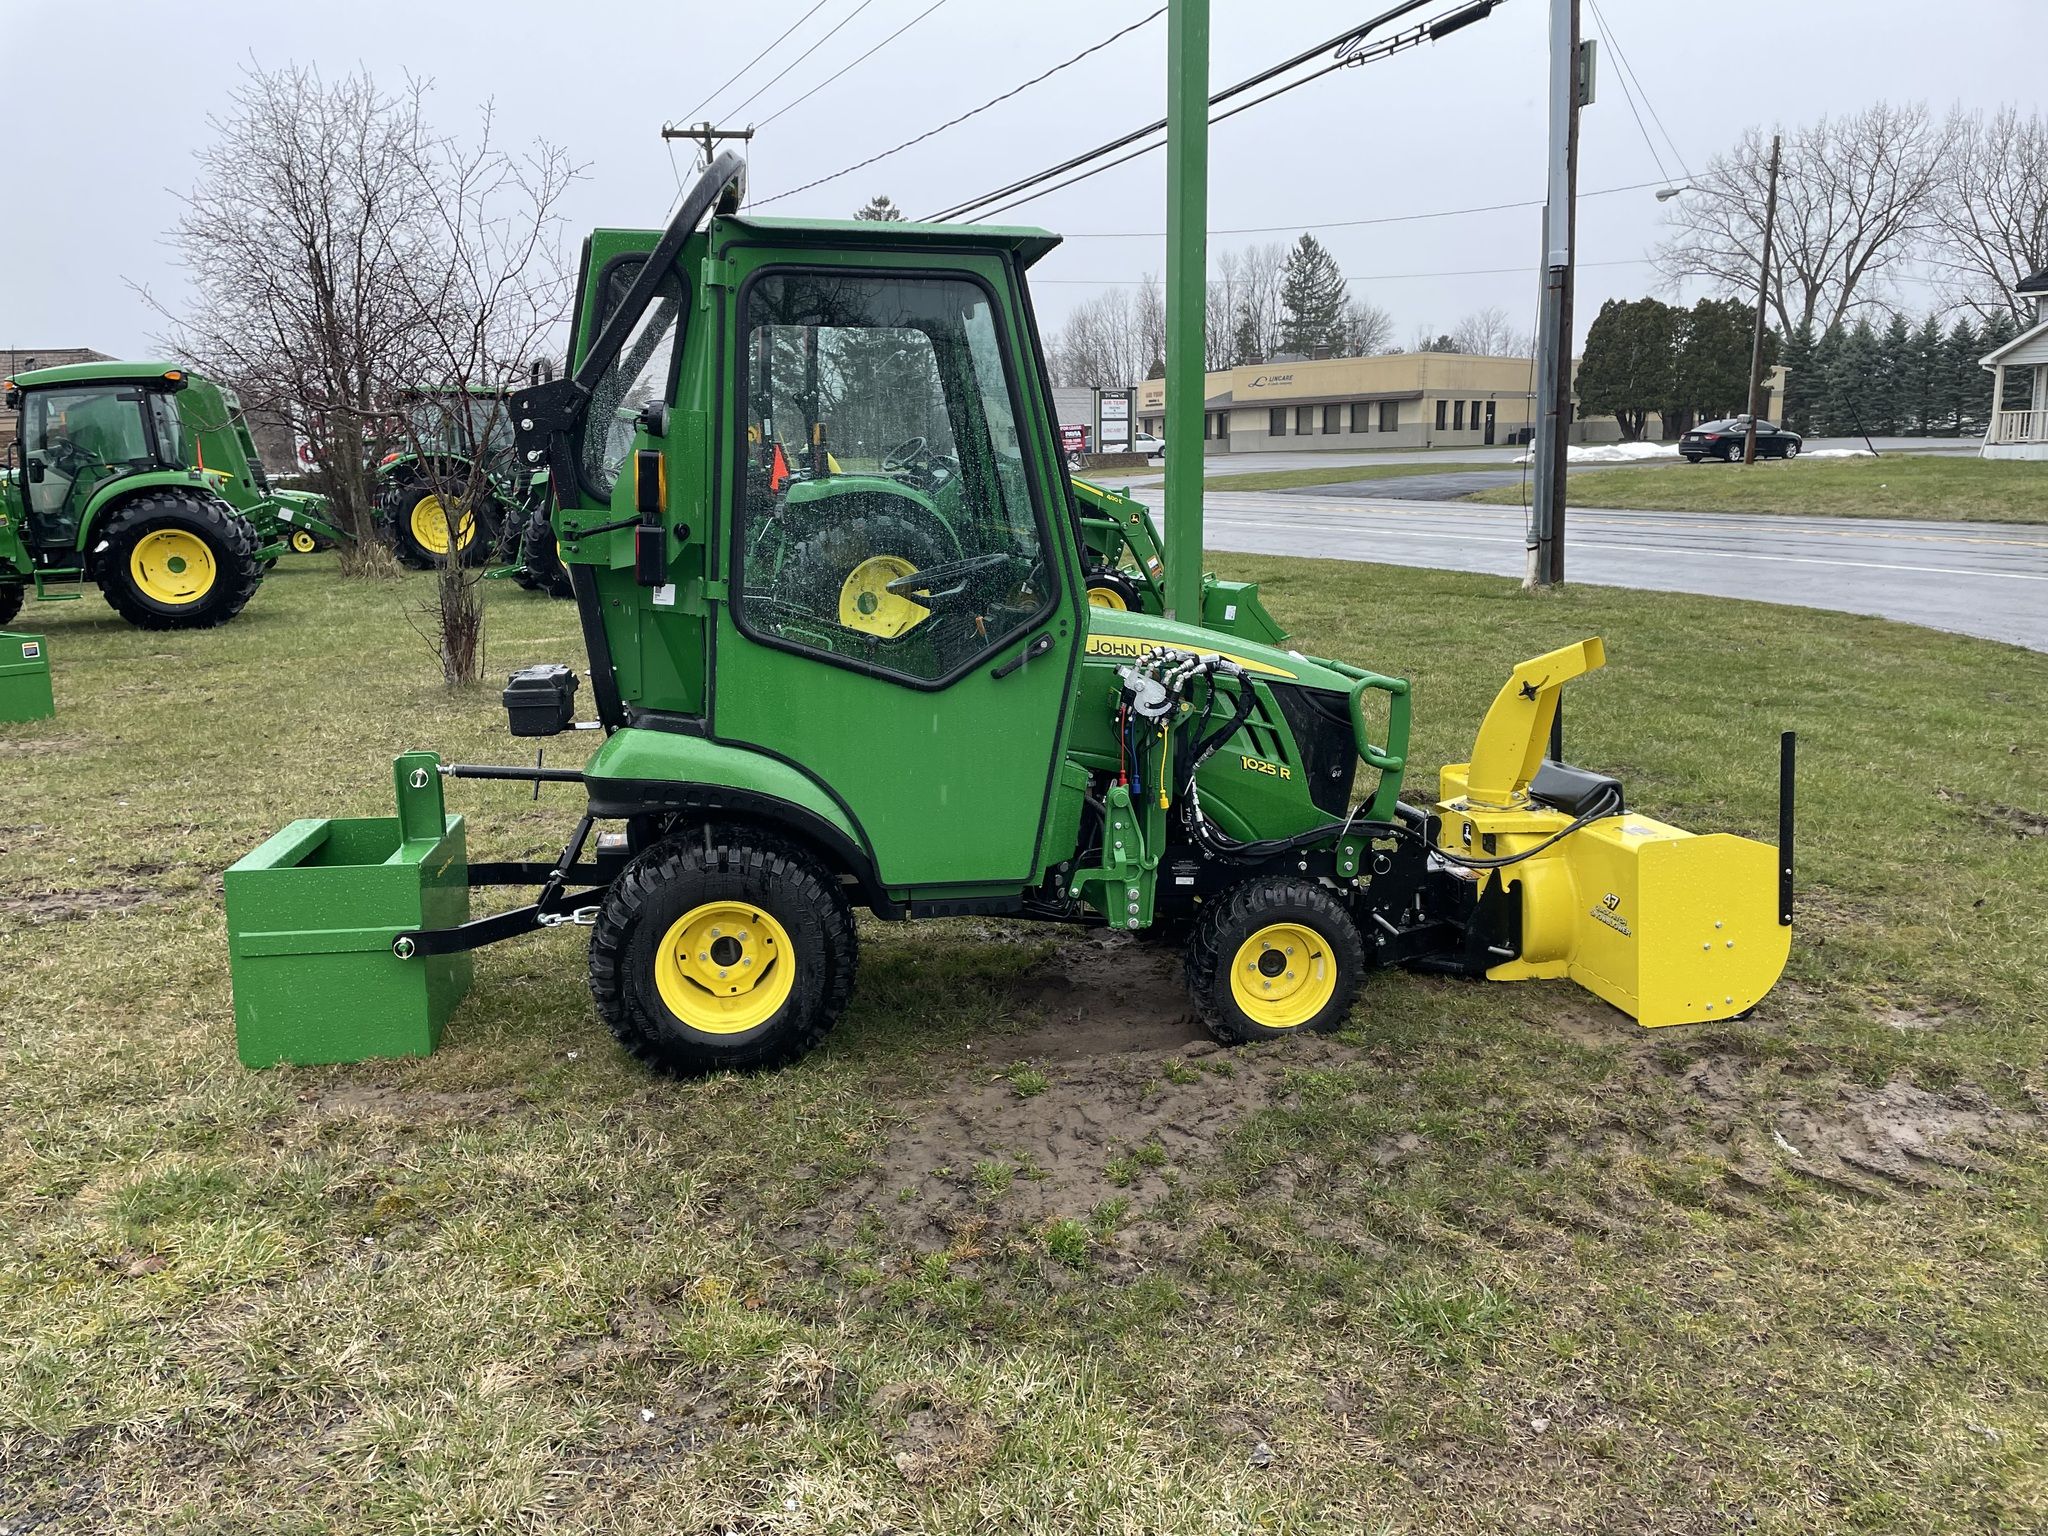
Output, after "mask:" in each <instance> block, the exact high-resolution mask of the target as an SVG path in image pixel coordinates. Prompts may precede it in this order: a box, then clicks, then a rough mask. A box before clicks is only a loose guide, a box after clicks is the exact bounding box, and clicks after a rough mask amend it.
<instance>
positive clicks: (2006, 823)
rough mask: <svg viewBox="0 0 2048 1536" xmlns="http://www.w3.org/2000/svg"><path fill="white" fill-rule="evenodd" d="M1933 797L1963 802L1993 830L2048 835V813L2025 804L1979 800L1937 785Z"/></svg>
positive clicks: (1961, 803)
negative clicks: (2006, 803) (2030, 808)
mask: <svg viewBox="0 0 2048 1536" xmlns="http://www.w3.org/2000/svg"><path fill="white" fill-rule="evenodd" d="M1934 798H1935V799H1937V800H1945V801H1947V802H1948V803H1949V804H1951V805H1960V806H1961V807H1962V808H1963V809H1964V810H1966V811H1968V812H1969V813H1970V814H1971V815H1972V816H1974V817H1976V818H1977V820H1978V821H1980V822H1982V823H1983V824H1984V825H1985V826H1987V827H1989V828H1991V829H1992V830H1993V831H1997V832H2010V833H2011V834H2012V835H2013V836H2014V837H2019V838H2027V837H2048V815H2044V814H2042V813H2041V812H2040V811H2030V810H2028V809H2026V808H2025V807H2024V806H2017V805H2001V804H1999V803H1998V802H1997V801H1996V800H1978V799H1975V798H1973V797H1972V796H1969V795H1964V794H1959V793H1957V792H1956V791H1955V790H1952V789H1942V788H1940V787H1938V786H1937V787H1936V789H1935V791H1934Z"/></svg>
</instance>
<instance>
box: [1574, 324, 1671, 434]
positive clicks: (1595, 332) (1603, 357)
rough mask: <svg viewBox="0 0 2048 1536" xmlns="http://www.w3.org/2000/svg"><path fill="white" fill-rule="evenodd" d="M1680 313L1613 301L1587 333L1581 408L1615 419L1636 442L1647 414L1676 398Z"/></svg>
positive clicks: (1579, 382) (1580, 382)
mask: <svg viewBox="0 0 2048 1536" xmlns="http://www.w3.org/2000/svg"><path fill="white" fill-rule="evenodd" d="M1677 333H1678V311H1676V310H1674V309H1673V308H1672V307H1671V306H1670V305H1669V304H1663V303H1659V302H1658V301H1657V300H1656V299H1637V300H1634V301H1632V302H1631V301H1628V300H1624V299H1609V300H1608V301H1607V302H1606V303H1604V304H1602V305H1601V306H1600V313H1599V314H1598V315H1597V316H1595V317H1594V320H1593V324H1592V325H1591V327H1590V328H1588V330H1587V332H1586V350H1585V356H1584V357H1583V358H1582V359H1581V360H1580V363H1579V372H1578V378H1577V381H1576V382H1577V388H1578V395H1579V409H1580V411H1581V412H1582V413H1583V414H1586V415H1592V416H1612V417H1613V418H1614V419H1615V420H1616V421H1617V422H1619V423H1620V424H1621V435H1622V437H1623V438H1625V439H1626V440H1627V441H1629V442H1636V441H1638V440H1640V439H1641V437H1642V435H1643V428H1644V425H1645V424H1646V422H1647V421H1648V418H1649V413H1650V412H1651V411H1653V410H1656V409H1657V408H1658V407H1660V406H1662V405H1664V404H1665V403H1666V402H1667V401H1669V400H1670V399H1671V398H1672V386H1673V379H1672V374H1673V370H1674V368H1675V366H1676V360H1677V345H1676V341H1677Z"/></svg>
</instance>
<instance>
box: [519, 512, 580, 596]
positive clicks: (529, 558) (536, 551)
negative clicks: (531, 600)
mask: <svg viewBox="0 0 2048 1536" xmlns="http://www.w3.org/2000/svg"><path fill="white" fill-rule="evenodd" d="M519 564H520V569H521V570H522V571H524V572H525V575H526V580H527V582H528V584H529V585H531V586H532V588H533V589H534V591H536V592H545V593H547V595H548V596H549V597H556V598H572V597H574V596H575V595H576V589H575V588H574V587H572V586H570V584H569V568H568V567H567V566H565V565H563V564H562V546H561V545H560V544H558V543H556V542H555V525H554V520H553V519H552V518H550V517H549V516H548V512H547V508H545V507H540V508H537V509H535V511H534V512H533V513H532V514H530V516H529V518H528V520H527V524H526V537H525V539H524V540H523V541H521V544H520V547H519Z"/></svg>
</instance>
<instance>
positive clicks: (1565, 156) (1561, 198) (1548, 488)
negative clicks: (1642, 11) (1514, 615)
mask: <svg viewBox="0 0 2048 1536" xmlns="http://www.w3.org/2000/svg"><path fill="white" fill-rule="evenodd" d="M1591 87H1592V71H1591V61H1590V58H1585V57H1582V51H1581V49H1580V46H1579V0H1550V178H1549V195H1548V198H1547V200H1546V202H1545V205H1544V210H1543V315H1542V320H1541V323H1540V325H1539V327H1538V330H1537V344H1536V375H1537V385H1536V397H1537V417H1536V440H1535V442H1534V444H1533V445H1532V446H1533V450H1534V454H1533V456H1534V460H1535V463H1534V468H1535V472H1536V473H1535V505H1534V508H1533V511H1532V515H1531V526H1530V530H1529V534H1530V537H1529V574H1528V584H1529V585H1530V586H1536V587H1547V586H1550V585H1552V584H1553V583H1555V582H1561V581H1563V580H1564V505H1565V502H1564V497H1565V461H1566V458H1567V454H1566V451H1565V450H1566V444H1565V439H1566V437H1567V436H1568V435H1569V429H1570V426H1571V419H1572V269H1573V260H1574V257H1573V242H1574V239H1575V237H1576V235H1577V232H1578V209H1577V206H1576V205H1577V202H1578V189H1579V108H1580V106H1581V105H1583V104H1584V103H1585V102H1586V101H1587V100H1589V99H1590V98H1591Z"/></svg>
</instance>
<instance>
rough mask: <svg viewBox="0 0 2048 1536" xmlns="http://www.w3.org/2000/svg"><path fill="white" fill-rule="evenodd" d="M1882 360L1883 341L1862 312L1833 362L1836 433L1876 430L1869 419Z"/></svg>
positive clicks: (1874, 406)
mask: <svg viewBox="0 0 2048 1536" xmlns="http://www.w3.org/2000/svg"><path fill="white" fill-rule="evenodd" d="M1883 361H1884V345H1883V343H1882V342H1880V341H1879V340H1878V336H1877V332H1876V331H1875V330H1873V329H1872V328H1871V325H1870V317H1869V316H1868V315H1865V316H1864V317H1863V318H1861V319H1860V320H1858V321H1857V322H1856V324H1855V327H1854V328H1853V329H1852V330H1851V331H1850V332H1849V334H1848V336H1847V337H1846V338H1845V339H1844V341H1843V342H1842V355H1841V358H1840V360H1839V362H1838V363H1837V371H1838V380H1839V382H1838V385H1837V388H1838V390H1839V393H1838V396H1837V403H1838V404H1839V405H1840V407H1841V410H1842V416H1841V419H1840V420H1838V421H1837V422H1836V424H1835V431H1836V432H1837V433H1851V434H1856V435H1859V436H1860V435H1862V434H1864V433H1868V432H1875V431H1877V430H1878V428H1877V427H1876V426H1874V425H1873V424H1872V423H1873V422H1874V421H1875V420H1876V415H1875V413H1876V411H1877V409H1878V405H1879V401H1878V394H1877V383H1878V377H1879V374H1880V373H1881V372H1882V370H1883Z"/></svg>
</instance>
